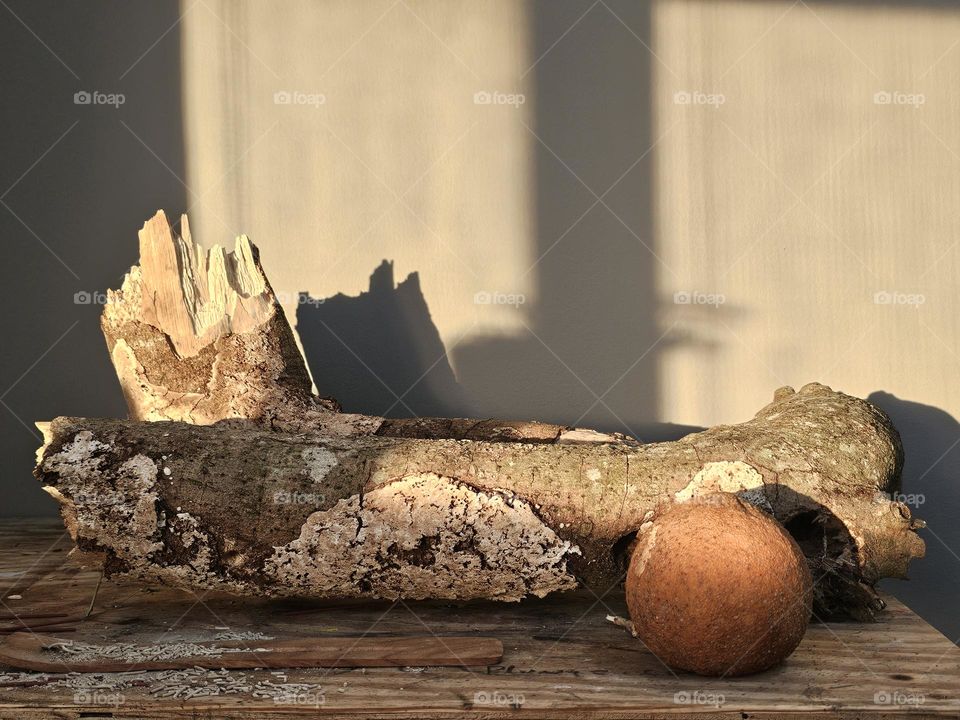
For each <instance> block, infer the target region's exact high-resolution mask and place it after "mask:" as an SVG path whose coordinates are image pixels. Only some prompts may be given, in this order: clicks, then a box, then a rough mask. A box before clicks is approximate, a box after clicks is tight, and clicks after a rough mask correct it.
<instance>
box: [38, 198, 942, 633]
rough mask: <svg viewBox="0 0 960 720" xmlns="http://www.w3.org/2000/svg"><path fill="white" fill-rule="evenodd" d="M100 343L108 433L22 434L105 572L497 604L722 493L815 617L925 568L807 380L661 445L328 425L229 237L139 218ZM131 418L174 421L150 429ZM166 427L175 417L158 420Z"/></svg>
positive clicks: (841, 407) (883, 428)
mask: <svg viewBox="0 0 960 720" xmlns="http://www.w3.org/2000/svg"><path fill="white" fill-rule="evenodd" d="M140 244H141V265H140V266H135V267H134V268H132V269H131V272H130V273H129V275H128V276H127V277H126V278H125V280H124V284H123V288H122V290H121V291H119V292H115V293H114V292H112V293H111V294H110V297H109V301H108V304H107V306H106V308H105V311H104V317H103V328H104V333H105V336H106V338H107V344H108V348H109V349H110V353H111V357H112V359H113V362H114V365H115V367H116V369H117V374H118V376H119V377H120V380H121V384H122V385H123V388H124V393H125V395H126V398H127V402H128V405H129V407H130V412H131V417H132V418H134V419H133V420H130V421H122V420H86V419H77V418H57V419H56V420H54V421H53V422H52V423H49V424H42V426H43V428H44V432H45V435H46V444H45V446H44V448H43V449H42V450H41V453H40V455H39V458H38V467H37V470H36V474H37V476H38V478H39V479H40V480H41V481H42V482H43V484H44V486H45V488H46V489H47V490H48V491H49V492H50V493H51V494H53V495H54V496H55V497H56V498H57V499H58V500H59V501H60V502H61V505H62V511H63V515H64V519H65V521H66V524H67V526H68V528H69V529H70V531H71V533H72V534H73V536H74V538H75V540H76V542H77V546H78V548H79V549H80V550H81V551H83V552H84V553H87V554H94V555H96V556H97V557H98V558H99V559H102V560H103V561H104V562H105V565H106V569H107V572H108V573H109V574H116V575H128V576H134V577H139V578H143V579H147V580H154V581H161V582H166V583H172V584H175V585H181V586H184V587H189V588H194V589H200V588H215V589H222V590H228V591H231V592H236V593H240V594H253V595H303V596H312V597H379V598H396V597H404V598H426V597H433V598H457V599H469V598H481V597H482V598H495V599H500V600H516V599H520V598H521V597H523V596H525V595H528V594H533V595H540V596H542V595H545V594H547V593H549V592H552V591H555V590H562V589H566V588H570V587H573V586H575V585H576V584H577V583H578V582H582V583H587V584H589V585H591V586H593V587H596V588H598V589H599V590H606V589H607V588H608V587H609V586H610V585H612V584H614V583H616V582H618V580H620V579H621V578H622V574H623V570H624V569H625V562H626V551H627V548H628V546H629V544H630V542H631V540H632V538H633V536H634V535H635V533H636V532H637V530H638V528H640V527H641V526H642V524H643V523H644V522H647V521H648V519H649V517H650V514H651V512H652V510H653V508H654V507H655V506H656V505H657V504H658V503H660V502H663V501H666V500H672V501H678V502H683V501H690V500H692V499H695V498H697V497H699V496H701V495H703V494H705V493H709V492H714V491H717V490H722V491H729V492H738V493H740V494H741V496H743V497H745V498H747V499H749V500H751V501H752V502H754V503H755V504H757V505H759V506H760V507H762V508H764V509H766V510H767V511H769V512H771V513H772V514H773V515H774V516H775V517H777V519H779V520H780V521H781V522H782V523H784V525H785V526H786V527H787V529H788V530H789V531H790V532H791V533H792V534H793V535H794V537H796V538H797V540H798V541H799V543H800V545H801V547H802V548H803V550H804V553H805V555H806V557H807V559H808V562H809V563H810V566H811V571H812V573H813V577H814V579H815V581H816V601H817V605H818V607H819V608H820V611H822V612H829V613H839V612H850V613H853V614H856V615H858V616H864V615H869V614H870V613H871V612H872V610H874V609H876V608H877V607H879V600H878V599H877V597H876V595H875V593H874V592H873V589H872V588H873V585H874V583H876V582H877V580H879V579H880V578H882V577H903V576H905V574H906V571H907V566H908V563H909V561H910V560H911V559H912V558H914V557H919V556H921V555H922V554H923V542H922V540H920V539H919V537H918V536H917V534H916V530H917V528H919V527H921V526H922V523H921V522H920V521H917V520H913V519H911V517H910V511H909V509H908V508H907V507H906V506H905V505H904V504H902V503H900V502H897V501H896V500H895V498H894V493H897V492H899V490H900V484H899V483H900V470H901V467H902V449H901V446H900V441H899V436H898V435H897V432H896V430H895V429H894V428H893V426H892V425H891V423H890V421H889V419H888V418H887V417H886V416H885V415H884V414H883V413H882V412H881V411H880V410H879V409H877V408H876V407H874V406H873V405H871V404H869V403H867V402H865V401H863V400H859V399H856V398H853V397H850V396H847V395H844V394H842V393H838V392H834V391H832V390H830V389H829V388H827V387H825V386H822V385H818V384H810V385H806V386H804V387H803V388H802V389H801V390H800V391H799V392H794V391H793V390H792V389H790V388H781V389H780V390H778V391H777V393H776V395H775V397H774V401H773V402H772V403H771V404H770V405H768V406H767V407H765V408H763V409H762V410H761V411H760V412H759V413H758V414H757V415H756V417H755V418H754V419H752V420H750V421H749V422H746V423H743V424H740V425H732V426H718V427H715V428H713V429H711V430H707V431H705V432H702V433H696V434H693V435H690V436H688V437H685V438H683V439H682V440H679V441H677V442H673V443H660V444H652V445H641V444H639V443H637V442H636V441H634V440H632V439H630V438H625V437H623V436H619V435H616V436H614V435H606V434H603V433H596V432H593V431H590V430H581V429H572V428H567V427H563V426H555V425H546V424H542V423H534V422H506V421H495V420H464V419H437V418H416V419H409V420H385V419H383V418H375V417H368V416H361V415H351V414H347V413H341V412H337V408H336V406H335V403H333V402H332V401H329V400H324V399H319V398H316V397H315V396H314V395H312V394H311V391H310V381H309V377H308V374H307V372H306V368H305V366H304V364H303V360H302V358H301V357H300V355H299V352H298V351H297V348H296V343H295V340H294V337H293V332H292V330H291V328H290V327H289V325H288V324H287V321H286V319H285V317H284V315H283V311H282V309H281V308H280V306H279V304H278V303H277V300H276V297H275V295H274V293H273V290H272V289H271V288H270V285H269V282H268V281H267V279H266V276H265V274H264V273H263V270H262V268H261V266H260V263H259V256H258V253H257V251H256V248H255V247H253V246H252V244H250V243H249V241H248V240H246V238H239V239H238V240H237V247H236V250H235V251H234V252H233V253H225V252H223V251H222V250H220V249H219V248H214V249H212V250H210V251H209V252H205V251H203V250H201V249H200V248H199V247H198V246H196V245H194V244H193V241H192V240H191V239H190V237H189V226H188V225H187V223H186V218H184V219H183V237H182V238H180V237H178V236H177V235H176V234H175V233H174V232H173V231H172V229H171V228H170V226H169V223H168V222H167V220H166V217H165V216H164V215H163V214H162V213H158V214H157V216H155V217H154V218H153V219H152V220H150V221H148V223H147V224H146V225H145V226H144V229H143V230H142V231H141V233H140ZM148 420H173V421H175V422H164V423H151V422H143V421H148ZM178 421H183V422H178Z"/></svg>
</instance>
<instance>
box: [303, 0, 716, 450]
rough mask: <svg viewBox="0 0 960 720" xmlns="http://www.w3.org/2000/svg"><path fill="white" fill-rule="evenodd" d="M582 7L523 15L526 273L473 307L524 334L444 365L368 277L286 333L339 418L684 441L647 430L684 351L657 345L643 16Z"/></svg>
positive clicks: (411, 319)
mask: <svg viewBox="0 0 960 720" xmlns="http://www.w3.org/2000/svg"><path fill="white" fill-rule="evenodd" d="M588 7H589V6H588V5H584V4H582V3H555V2H551V3H535V4H534V5H533V6H532V10H531V23H530V26H531V29H532V30H531V32H532V33H533V36H532V38H531V48H532V49H531V52H530V56H531V60H530V63H531V64H533V62H534V60H535V59H536V58H540V60H539V61H538V62H537V63H536V64H535V65H534V66H533V67H532V68H531V69H530V71H529V76H528V77H530V78H532V80H533V82H532V85H533V94H534V95H535V105H536V108H537V110H536V117H535V122H534V123H533V125H532V127H530V131H531V132H530V135H529V138H528V140H529V145H530V148H531V150H532V152H533V157H534V162H535V181H536V189H535V193H534V197H535V206H534V208H533V215H534V217H535V231H534V232H535V236H534V237H533V238H531V245H532V247H531V252H530V261H529V262H530V265H531V267H530V268H529V270H527V268H519V269H518V277H517V280H516V281H517V283H518V288H491V290H493V289H496V290H499V291H504V292H519V291H520V287H528V286H531V287H532V292H531V293H530V297H529V298H528V299H527V302H526V303H525V304H524V305H523V306H522V307H521V308H519V309H516V310H515V309H512V308H511V309H504V308H494V307H483V308H480V309H478V311H479V312H517V313H523V316H522V317H523V324H524V325H525V327H521V330H520V332H518V333H517V334H515V335H510V336H504V335H502V334H486V335H484V334H478V335H475V336H473V337H468V338H466V339H464V340H462V341H461V342H460V343H459V344H458V345H457V346H456V348H454V349H452V350H451V353H450V358H451V360H452V362H448V360H447V357H446V355H445V351H444V347H443V345H442V343H441V341H440V337H439V333H437V331H436V329H435V328H434V327H433V324H432V322H431V320H430V317H429V310H428V308H427V305H426V301H425V299H424V298H423V296H422V295H421V293H420V290H419V284H418V282H417V280H416V275H412V276H411V278H408V279H407V280H405V281H403V282H401V283H400V285H399V286H398V287H397V288H396V289H395V290H393V289H392V281H388V280H387V279H386V275H387V274H388V270H386V269H384V266H381V268H380V269H378V270H377V271H376V272H375V273H374V275H373V277H372V278H371V291H370V292H369V293H367V294H363V295H361V296H359V297H356V298H348V297H346V296H343V295H337V296H335V297H333V298H328V299H327V300H325V301H323V303H322V304H318V303H316V302H314V301H312V300H311V299H310V298H308V297H306V298H304V299H306V300H307V302H301V304H300V305H299V307H298V312H297V330H298V332H299V334H300V337H301V340H302V342H303V348H304V352H305V355H306V358H307V363H308V365H309V366H310V369H311V371H312V374H313V377H314V379H315V381H316V382H317V383H318V389H319V391H320V393H321V394H323V395H327V394H329V395H333V396H335V397H336V398H337V399H338V400H340V402H341V403H342V405H343V407H344V409H345V410H348V411H354V412H371V413H376V414H383V413H384V412H385V411H388V412H386V414H388V415H391V416H394V417H401V416H409V415H414V414H416V415H445V416H459V417H498V418H517V419H535V420H541V421H546V422H554V423H561V424H577V425H580V426H586V427H593V428H597V429H600V430H604V431H608V432H609V431H616V432H622V433H626V434H629V435H633V436H636V437H638V438H640V439H641V440H644V441H653V440H670V439H676V438H678V437H681V436H683V435H685V434H687V433H688V432H691V431H693V430H695V429H699V428H694V427H684V426H677V425H670V424H664V423H658V422H657V413H658V409H659V408H658V404H659V401H660V396H659V388H658V384H659V383H658V377H657V365H658V362H659V357H660V354H661V353H662V351H663V350H664V349H665V348H666V347H668V346H669V344H670V343H672V342H684V343H690V342H694V338H690V337H686V338H683V339H681V337H680V336H681V334H680V333H679V332H671V333H668V334H667V335H666V336H665V337H662V338H661V335H662V334H663V333H664V330H666V327H665V326H664V324H663V323H662V321H661V318H660V314H661V310H662V309H663V308H661V307H660V304H661V303H660V302H659V300H658V297H657V292H658V290H657V276H656V273H657V269H658V267H659V266H660V265H659V261H658V260H657V259H656V257H655V255H654V253H655V252H656V242H655V229H656V228H655V225H654V222H653V218H652V213H653V188H652V184H653V181H652V178H653V172H654V154H655V150H651V146H652V145H653V144H654V138H653V132H652V119H651V97H650V94H651V62H652V58H651V55H650V52H649V50H648V49H647V48H646V47H644V43H646V44H647V45H649V44H650V42H651V33H650V7H649V4H648V3H636V2H610V3H609V7H610V9H609V10H608V9H606V8H604V7H603V6H602V5H597V6H596V7H594V8H593V9H591V10H589V12H586V14H585V15H584V16H583V18H582V19H581V20H580V21H579V22H576V21H577V18H578V17H579V16H580V15H581V14H583V13H584V12H585V11H586V10H587V8H588ZM614 13H615V14H614ZM571 26H574V27H573V28H572V30H570V32H569V33H567V34H565V31H566V30H568V29H569V28H571ZM627 26H629V27H627ZM561 36H563V37H562V40H561V41H560V42H557V39H558V38H560V37H561ZM554 153H556V155H555V154H554ZM578 178H579V179H578ZM614 183H616V184H615V185H614ZM587 186H589V189H588V188H587ZM611 186H613V187H612V189H611V190H610V192H609V194H605V193H606V191H607V190H608V188H611ZM591 191H592V192H591ZM593 193H596V195H600V196H602V197H603V202H602V203H601V202H597V198H596V196H595V195H594V194H593ZM591 206H593V207H592V209H589V210H588V208H591ZM581 216H582V217H581ZM475 241H482V238H477V239H476V240H475ZM494 261H495V260H494ZM534 261H536V262H534ZM519 273H525V274H528V275H529V278H525V277H523V276H522V275H519ZM378 278H379V280H378ZM678 289H679V288H678ZM693 310H695V308H693ZM348 348H349V349H348ZM700 349H701V350H702V351H703V352H711V351H712V347H710V346H709V345H704V344H702V343H701V344H700ZM434 363H436V364H435V365H434ZM451 367H452V368H455V370H456V376H454V370H453V369H451ZM421 376H422V379H420V378H421ZM418 380H419V382H418ZM411 387H412V389H410V390H409V394H408V395H406V396H404V395H403V394H404V393H405V392H407V390H408V388H411ZM398 395H399V396H403V403H398V402H396V396H398ZM597 396H599V397H600V398H601V400H600V401H598V400H597Z"/></svg>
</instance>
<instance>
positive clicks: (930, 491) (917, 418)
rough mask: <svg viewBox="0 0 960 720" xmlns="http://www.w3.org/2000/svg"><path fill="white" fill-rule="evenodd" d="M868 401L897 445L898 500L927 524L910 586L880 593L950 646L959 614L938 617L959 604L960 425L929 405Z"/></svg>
mask: <svg viewBox="0 0 960 720" xmlns="http://www.w3.org/2000/svg"><path fill="white" fill-rule="evenodd" d="M867 399H868V400H870V402H872V403H874V404H875V405H877V406H878V407H880V408H882V409H883V410H884V411H885V412H886V413H887V414H888V415H889V416H890V418H891V419H892V420H893V424H894V426H896V428H897V429H898V430H899V431H900V437H901V440H902V441H903V451H904V468H903V489H904V497H903V500H904V501H905V502H907V504H908V505H909V506H910V509H911V511H912V512H913V513H914V514H915V515H917V516H919V517H922V518H923V519H924V520H925V521H926V523H927V531H926V532H925V533H924V535H925V537H926V540H927V557H926V558H925V559H924V560H923V561H922V562H918V563H914V564H913V566H912V567H911V571H910V575H911V579H913V580H914V581H915V582H913V583H900V582H897V583H895V582H886V583H885V584H884V586H883V587H884V589H886V590H888V591H890V592H892V593H894V594H895V595H896V596H897V597H899V598H900V599H901V600H903V601H904V602H905V603H906V604H907V605H909V606H910V607H911V608H913V609H914V610H916V611H917V612H918V613H920V615H922V616H923V617H925V618H927V619H928V620H929V621H930V622H931V624H933V625H934V626H935V627H936V628H937V629H938V630H940V631H941V632H942V633H944V634H945V635H946V636H947V637H949V638H950V639H951V640H953V641H954V642H958V641H960V616H958V615H957V613H943V612H942V609H943V608H946V607H957V605H958V604H960V525H958V523H957V516H958V515H960V501H958V498H957V489H956V486H957V475H958V472H957V469H958V467H960V423H958V422H957V420H956V418H954V417H953V416H952V415H950V414H949V413H947V412H945V411H944V410H941V409H940V408H937V407H934V406H932V405H924V404H923V403H918V402H911V401H909V400H902V399H900V398H898V397H896V396H895V395H893V394H892V393H888V392H883V391H877V392H874V393H872V394H871V395H870V397H869V398H867Z"/></svg>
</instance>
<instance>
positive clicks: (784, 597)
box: [626, 493, 813, 676]
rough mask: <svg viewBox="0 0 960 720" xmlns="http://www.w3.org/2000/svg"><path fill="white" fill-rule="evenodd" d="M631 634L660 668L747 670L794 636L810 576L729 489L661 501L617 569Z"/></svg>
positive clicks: (789, 545) (777, 658) (767, 523)
mask: <svg viewBox="0 0 960 720" xmlns="http://www.w3.org/2000/svg"><path fill="white" fill-rule="evenodd" d="M626 585H627V605H628V607H629V609H630V618H631V619H632V621H633V625H634V629H635V631H636V633H637V636H638V637H639V638H640V639H641V640H642V641H643V642H644V644H645V645H646V646H647V647H648V648H649V649H650V651H651V652H653V653H654V654H655V655H656V656H657V657H659V658H660V659H661V660H662V661H663V662H665V663H666V664H667V665H670V666H672V667H674V668H679V669H681V670H689V671H691V672H695V673H698V674H701V675H721V676H732V675H747V674H749V673H755V672H760V671H762V670H766V669H768V668H770V667H773V666H774V665H776V664H777V663H779V662H781V661H782V660H783V659H784V658H785V657H787V656H788V655H789V654H790V653H791V652H793V651H794V649H796V647H797V645H799V644H800V640H801V639H803V633H804V632H805V631H806V628H807V623H808V621H809V619H810V611H811V604H812V600H813V592H812V585H813V583H812V580H811V577H810V570H809V569H808V568H807V563H806V560H805V558H804V556H803V553H802V552H801V551H800V548H799V547H798V546H797V543H796V542H795V541H794V540H793V538H792V537H790V535H789V533H787V531H786V530H784V528H783V526H782V525H780V523H778V522H777V521H776V520H774V519H773V518H771V517H769V516H768V515H765V514H764V513H763V512H761V511H760V510H758V509H757V508H755V507H754V506H752V505H750V504H749V503H747V502H745V501H743V500H741V499H740V498H738V497H736V496H735V495H729V494H725V493H717V494H714V495H708V496H706V497H702V498H698V499H695V500H692V501H690V502H687V503H682V504H670V505H665V506H663V507H662V508H661V509H659V510H658V511H657V512H656V513H655V515H654V517H653V518H652V519H651V521H650V524H649V525H646V524H645V526H644V528H643V529H642V530H641V532H640V533H639V534H638V537H637V543H636V546H635V547H634V550H633V554H632V557H631V560H630V568H629V570H628V572H627V583H626Z"/></svg>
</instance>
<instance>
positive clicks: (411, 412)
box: [297, 260, 471, 417]
mask: <svg viewBox="0 0 960 720" xmlns="http://www.w3.org/2000/svg"><path fill="white" fill-rule="evenodd" d="M297 332H298V333H299V335H300V341H301V343H302V344H303V351H304V355H305V356H306V359H307V364H308V365H309V367H310V372H311V373H312V375H313V379H314V383H315V384H316V386H317V390H319V392H320V394H321V395H331V396H333V397H336V399H337V400H338V401H339V402H340V404H341V405H342V406H343V409H344V410H346V411H347V412H359V413H368V414H372V415H386V416H387V417H414V416H440V417H451V416H453V417H456V416H464V415H470V414H471V413H469V408H468V405H467V402H466V396H465V394H464V392H463V389H462V388H461V387H460V385H459V384H458V383H457V379H456V377H454V374H453V370H452V369H451V367H450V363H449V362H448V361H447V356H446V352H445V350H444V346H443V342H442V341H441V340H440V333H439V332H437V328H436V326H435V325H434V324H433V320H432V319H431V317H430V310H429V308H428V307H427V303H426V300H425V299H424V297H423V292H422V291H421V289H420V277H419V275H418V274H417V273H415V272H413V273H410V275H408V276H407V278H406V279H405V280H403V281H402V282H400V283H399V284H395V282H394V277H393V263H392V262H388V261H387V260H384V261H383V262H382V263H381V264H380V266H379V267H378V268H376V269H375V270H374V271H373V273H372V274H371V275H370V286H369V289H368V291H367V292H363V293H360V295H358V296H356V297H349V296H347V295H343V294H342V293H338V294H337V295H334V296H333V297H329V298H326V299H323V300H318V299H314V298H311V297H310V296H309V295H307V294H306V293H301V295H300V302H299V304H298V306H297Z"/></svg>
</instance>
